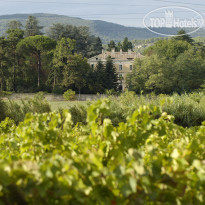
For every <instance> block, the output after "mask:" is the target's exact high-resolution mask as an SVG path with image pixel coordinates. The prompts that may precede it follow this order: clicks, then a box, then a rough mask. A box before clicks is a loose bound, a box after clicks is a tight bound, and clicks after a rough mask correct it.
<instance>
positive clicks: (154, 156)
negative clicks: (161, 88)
mask: <svg viewBox="0 0 205 205" xmlns="http://www.w3.org/2000/svg"><path fill="white" fill-rule="evenodd" d="M111 110H112V108H111V101H110V100H109V99H104V100H99V101H97V102H94V103H93V104H91V105H89V107H88V109H87V120H86V121H87V122H86V123H85V124H83V123H77V124H76V125H75V124H73V122H72V116H71V114H70V113H69V111H66V110H65V111H63V112H57V111H55V112H50V113H44V114H27V115H26V117H25V119H24V121H23V122H20V123H19V124H18V125H16V124H15V123H14V122H13V121H12V120H11V119H9V118H6V119H5V120H4V121H2V122H1V123H0V204H1V205H14V204H15V205H24V204H25V205H26V204H28V205H34V204H39V205H41V204H44V205H46V204H49V205H52V204H60V205H64V204H71V205H78V204H89V205H90V204H91V205H92V204H93V205H96V204H99V205H101V204H106V205H109V204H111V205H115V204H116V205H118V204H123V205H124V204H130V205H131V204H142V205H144V204H150V205H151V204H159V205H162V204H163V205H164V204H179V205H180V204H190V205H192V204H194V205H196V204H205V193H204V190H205V160H204V159H205V151H204V150H205V127H204V126H203V125H202V126H199V127H192V128H183V127H181V126H179V125H176V124H175V123H174V117H172V116H169V115H167V114H166V113H165V112H162V110H161V108H160V107H157V106H151V105H147V106H139V107H138V108H137V109H136V110H135V111H134V112H133V113H132V114H131V115H130V116H128V117H127V119H126V121H125V122H121V123H119V124H118V125H113V123H112V121H111V119H110V113H111Z"/></svg>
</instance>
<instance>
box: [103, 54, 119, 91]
mask: <svg viewBox="0 0 205 205" xmlns="http://www.w3.org/2000/svg"><path fill="white" fill-rule="evenodd" d="M105 75H106V81H105V82H106V83H105V88H106V89H107V90H111V89H114V90H115V91H117V89H118V75H117V72H116V68H115V66H114V64H113V61H112V58H111V56H108V58H107V59H106V65H105Z"/></svg>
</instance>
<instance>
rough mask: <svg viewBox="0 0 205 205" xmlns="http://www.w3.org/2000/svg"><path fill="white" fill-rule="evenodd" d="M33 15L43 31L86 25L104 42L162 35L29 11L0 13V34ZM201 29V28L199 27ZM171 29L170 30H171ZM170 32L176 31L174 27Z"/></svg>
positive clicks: (197, 34)
mask: <svg viewBox="0 0 205 205" xmlns="http://www.w3.org/2000/svg"><path fill="white" fill-rule="evenodd" d="M31 15H32V16H35V17H36V18H37V19H38V21H39V24H40V26H43V27H44V29H43V32H44V33H46V32H47V31H48V28H49V27H50V26H52V25H53V24H56V23H62V24H71V25H74V26H87V27H89V28H90V32H91V34H93V35H95V36H99V37H100V38H101V39H102V41H103V42H104V43H107V42H109V41H110V40H115V41H121V40H123V38H124V37H128V38H129V40H144V39H149V38H155V37H162V36H160V35H157V34H154V33H152V32H151V31H149V30H148V29H146V28H140V27H127V26H123V25H120V24H116V23H112V22H106V21H102V20H86V19H83V18H80V17H71V16H66V15H59V14H50V13H30V14H18V13H16V14H8V15H0V35H4V34H5V31H6V30H7V25H8V23H9V21H11V20H18V21H20V22H21V23H22V24H23V26H24V25H25V23H26V19H27V18H28V16H31ZM201 30H202V29H201ZM171 31H172V30H171ZM172 32H176V29H175V30H174V29H173V31H172ZM192 36H193V37H196V36H201V37H204V36H205V34H204V32H203V30H202V31H198V32H197V33H195V34H194V35H192Z"/></svg>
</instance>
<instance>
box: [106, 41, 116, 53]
mask: <svg viewBox="0 0 205 205" xmlns="http://www.w3.org/2000/svg"><path fill="white" fill-rule="evenodd" d="M112 49H116V44H115V41H113V40H111V41H110V43H109V44H108V49H107V50H108V51H111V50H112Z"/></svg>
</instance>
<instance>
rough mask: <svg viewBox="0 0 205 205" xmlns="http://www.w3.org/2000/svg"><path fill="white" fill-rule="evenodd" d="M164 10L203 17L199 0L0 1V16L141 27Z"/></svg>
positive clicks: (204, 7)
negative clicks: (45, 16)
mask: <svg viewBox="0 0 205 205" xmlns="http://www.w3.org/2000/svg"><path fill="white" fill-rule="evenodd" d="M165 6H183V7H186V8H192V9H194V10H196V11H198V12H200V13H201V14H202V15H203V17H205V2H204V1H202V0H195V1H193V0H129V1H125V0H112V1H111V0H77V1H76V0H67V1H66V0H28V1H27V0H0V15H6V14H16V13H52V14H60V15H66V16H72V17H80V18H83V19H88V20H103V21H108V22H113V23H118V24H121V25H125V26H133V27H139V26H140V27H142V26H143V18H144V16H145V15H146V14H147V13H149V12H150V11H152V10H154V9H158V8H160V7H165ZM186 15H187V13H186Z"/></svg>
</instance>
